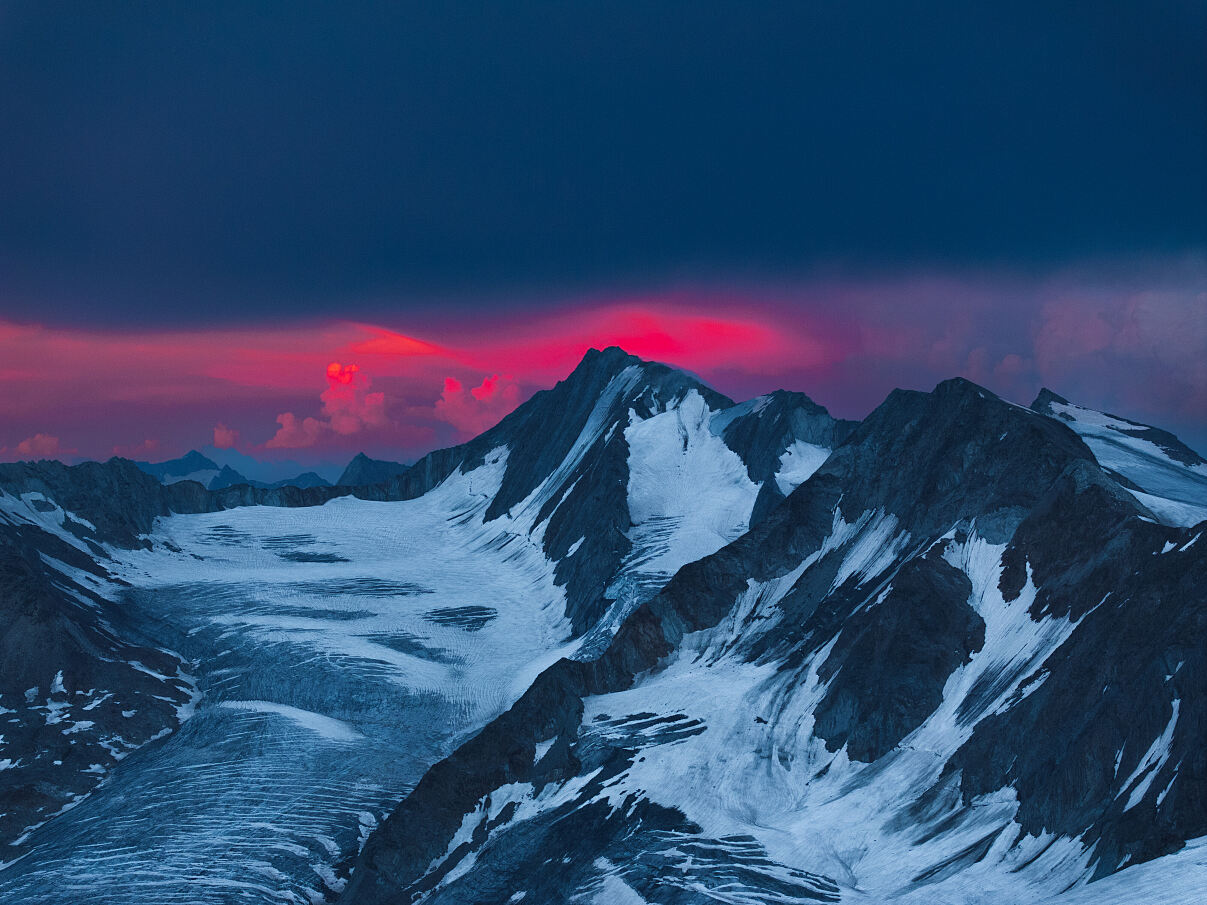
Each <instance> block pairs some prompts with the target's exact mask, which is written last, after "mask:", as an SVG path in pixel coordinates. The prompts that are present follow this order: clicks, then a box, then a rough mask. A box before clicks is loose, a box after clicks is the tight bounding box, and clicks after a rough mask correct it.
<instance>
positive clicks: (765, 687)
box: [0, 348, 1207, 905]
mask: <svg viewBox="0 0 1207 905" xmlns="http://www.w3.org/2000/svg"><path fill="white" fill-rule="evenodd" d="M1104 422H1110V423H1109V424H1107V423H1104ZM1104 431H1107V432H1111V431H1113V432H1114V434H1118V435H1119V436H1115V435H1114V434H1111V433H1107V434H1102V432H1104ZM1096 432H1097V433H1096ZM1100 434H1102V435H1101V436H1100ZM1098 444H1106V446H1105V447H1103V448H1101V449H1100V448H1099V445H1098ZM1137 444H1149V446H1151V447H1152V449H1150V448H1149V446H1143V445H1137ZM1175 444H1177V441H1176V438H1173V437H1172V436H1171V435H1167V434H1164V433H1162V432H1156V431H1155V429H1151V428H1147V427H1146V426H1144V425H1137V424H1134V423H1132V422H1126V421H1125V420H1124V419H1118V418H1114V416H1105V415H1100V414H1098V413H1094V412H1090V411H1089V410H1086V409H1080V408H1077V407H1075V406H1072V405H1071V404H1069V403H1067V402H1064V401H1063V400H1059V399H1058V397H1055V396H1054V395H1053V394H1041V396H1040V399H1039V400H1037V401H1036V404H1035V406H1034V410H1029V409H1026V408H1022V407H1020V406H1015V405H1012V404H1010V403H1007V402H1004V401H1003V400H1000V399H998V398H997V397H995V396H993V395H992V394H991V393H989V392H988V391H986V390H983V389H981V388H979V387H976V386H975V385H973V384H970V383H968V382H967V381H962V380H954V381H948V382H945V383H943V384H941V385H940V386H939V387H937V388H936V389H935V391H934V392H932V393H916V392H904V391H897V392H894V393H893V394H892V395H890V397H889V398H888V399H887V400H886V401H885V402H884V403H883V404H882V405H881V406H880V408H878V409H877V410H876V411H875V412H874V413H872V415H870V416H869V417H868V418H867V419H866V420H865V421H864V422H862V423H859V424H856V423H852V422H843V421H838V420H836V419H833V418H831V417H830V416H829V414H828V413H827V412H826V410H825V409H823V408H821V407H820V406H818V405H816V404H815V403H813V402H812V401H811V400H809V399H808V397H806V396H804V395H803V394H799V393H788V392H776V393H772V394H769V395H767V396H763V397H759V398H757V399H752V400H748V401H746V402H743V403H739V404H735V403H734V402H733V401H732V400H730V399H728V398H726V397H724V396H722V395H721V394H719V393H717V392H715V391H714V390H712V389H711V388H709V387H707V386H706V385H704V384H702V383H701V382H700V381H698V380H697V379H695V378H693V377H691V376H690V375H687V374H684V373H682V372H679V371H676V370H674V369H672V368H669V367H666V366H664V365H659V364H655V363H651V362H645V361H642V360H640V359H637V358H634V357H633V356H629V355H627V354H625V353H624V352H623V351H621V350H619V349H614V348H613V349H606V350H603V351H596V350H592V351H591V352H590V353H588V354H587V356H586V357H585V358H584V359H583V361H582V363H581V364H580V365H579V366H578V367H577V368H576V369H575V370H574V372H573V373H572V374H570V375H569V376H568V377H567V378H566V380H564V381H562V382H561V383H559V384H558V385H557V386H555V387H554V388H552V389H550V390H548V391H546V392H542V393H538V394H536V395H535V396H534V397H532V399H530V400H529V401H528V402H526V403H524V404H523V405H522V406H520V407H519V408H518V409H516V410H515V411H514V412H513V413H512V414H511V415H509V416H507V417H506V418H504V419H503V420H502V421H501V422H500V423H499V424H498V425H497V426H495V427H494V428H492V429H490V430H488V431H487V432H485V433H484V434H482V435H481V436H479V437H477V438H475V439H474V440H472V441H470V442H468V443H466V444H463V445H461V446H457V447H452V448H449V449H444V450H438V451H436V452H433V453H431V454H429V455H427V456H425V457H424V458H423V459H421V460H420V461H419V462H417V463H415V464H414V465H413V466H411V467H410V468H408V469H405V470H404V471H402V472H391V473H389V474H388V475H385V476H384V477H382V476H381V474H380V473H378V472H374V473H373V474H369V473H368V472H365V474H366V476H367V477H368V478H379V479H378V480H364V481H362V480H357V481H354V482H352V484H353V486H339V487H324V486H316V487H298V486H286V487H276V488H269V487H254V486H250V485H248V484H239V485H236V486H231V487H225V488H222V489H216V490H208V489H206V488H205V487H202V486H201V485H200V484H198V483H194V482H192V481H176V482H171V483H163V482H162V481H161V480H160V479H159V477H158V476H156V477H152V476H150V475H148V474H146V473H144V472H143V471H140V470H139V468H138V467H136V466H135V465H134V464H133V463H130V462H126V461H124V460H117V459H115V460H111V461H110V462H108V463H105V464H97V463H86V464H85V465H81V466H76V467H73V468H69V467H67V466H63V465H60V464H58V463H53V462H40V463H19V464H16V465H8V466H0V494H2V495H0V541H3V542H4V545H5V546H4V547H3V549H4V550H5V551H9V552H6V553H5V554H4V555H5V557H6V558H5V560H4V563H5V565H3V567H2V568H3V570H4V571H3V572H2V573H0V582H2V583H3V587H0V603H3V605H4V606H5V608H6V612H9V613H14V614H16V613H34V614H35V615H34V616H32V617H28V618H26V617H22V618H23V619H24V621H20V620H18V621H16V622H13V625H15V626H20V628H19V630H18V629H14V630H10V631H9V633H8V634H6V635H5V636H4V637H3V643H4V645H5V647H4V650H5V652H6V656H5V658H4V659H3V660H0V693H2V694H3V695H4V696H3V697H0V706H3V707H5V708H8V709H11V710H12V711H13V712H12V713H4V714H2V715H0V720H8V724H7V728H4V727H5V726H6V724H5V723H3V722H0V734H3V736H4V739H3V741H0V745H3V747H2V748H0V764H8V765H9V766H8V768H7V769H5V768H0V811H3V812H4V813H5V814H6V817H5V818H4V819H3V820H0V833H3V834H4V835H2V836H0V850H4V851H7V852H8V856H7V857H5V856H0V864H3V866H0V900H3V901H20V902H27V903H42V905H58V903H62V902H66V901H82V900H85V899H86V900H88V901H89V902H97V903H113V905H116V903H123V905H148V903H152V905H168V903H210V902H282V901H283V902H297V903H306V902H321V901H332V900H334V899H335V898H338V899H339V901H341V902H352V903H354V905H359V903H384V902H399V901H424V902H433V903H435V902H449V903H453V902H456V903H463V902H474V903H478V902H482V903H493V902H498V903H516V902H533V903H540V905H545V903H563V902H601V903H627V902H648V903H676V905H678V903H689V902H691V903H695V902H699V903H704V902H715V901H726V902H733V903H752V905H753V903H767V902H785V901H852V902H859V901H867V902H882V901H886V900H889V899H891V898H897V897H900V898H902V899H904V900H905V901H923V902H927V903H930V902H952V903H957V902H958V903H964V902H993V903H1014V902H1017V903H1023V902H1027V903H1030V902H1033V901H1038V900H1040V899H1043V898H1045V897H1048V896H1056V897H1057V898H1055V899H1054V900H1053V901H1055V902H1060V901H1062V900H1067V901H1070V902H1072V901H1078V902H1080V901H1089V900H1090V899H1087V898H1086V897H1085V896H1086V895H1089V894H1090V893H1091V891H1093V890H1102V891H1104V893H1105V892H1106V891H1107V890H1111V893H1110V894H1111V895H1112V896H1117V897H1119V898H1118V899H1117V900H1119V901H1126V900H1127V897H1128V896H1132V897H1135V896H1137V895H1141V894H1143V895H1144V896H1146V901H1160V900H1159V899H1151V898H1149V896H1150V895H1151V893H1152V890H1153V888H1154V882H1155V881H1154V877H1158V876H1168V877H1171V878H1177V882H1178V884H1179V886H1178V889H1180V890H1182V892H1183V893H1185V892H1186V891H1187V890H1189V891H1190V894H1191V895H1192V896H1193V895H1194V894H1195V892H1196V890H1198V889H1207V867H1205V866H1204V863H1203V858H1202V855H1201V852H1202V847H1201V846H1199V845H1197V844H1191V845H1189V846H1188V847H1187V848H1185V849H1182V848H1181V847H1182V844H1183V843H1185V842H1188V841H1191V842H1192V841H1193V840H1195V839H1196V838H1197V837H1202V836H1207V810H1205V808H1207V805H1205V804H1204V802H1205V801H1207V795H1204V794H1203V793H1204V789H1207V755H1205V754H1204V751H1207V747H1205V746H1204V745H1203V741H1204V738H1205V733H1204V727H1205V725H1207V721H1205V719H1204V714H1203V713H1202V712H1201V711H1202V703H1201V699H1203V694H1202V692H1203V687H1202V686H1203V683H1204V681H1205V680H1207V662H1205V661H1204V655H1203V653H1202V651H1203V650H1207V646H1205V645H1204V642H1205V641H1207V638H1204V633H1205V631H1207V629H1205V628H1204V626H1205V625H1207V619H1205V618H1204V617H1205V614H1204V607H1205V606H1207V595H1205V594H1204V592H1203V590H1202V589H1203V588H1204V587H1205V586H1207V583H1205V582H1204V578H1207V574H1205V572H1207V568H1205V562H1204V559H1203V556H1204V552H1203V551H1204V550H1205V549H1207V547H1204V546H1203V542H1202V541H1200V540H1199V534H1200V532H1201V531H1203V530H1205V529H1207V524H1198V525H1197V526H1195V525H1192V524H1189V523H1190V522H1191V521H1193V518H1192V516H1193V513H1194V512H1195V509H1194V507H1196V506H1202V507H1204V508H1207V493H1203V492H1201V491H1200V490H1199V489H1198V488H1199V487H1200V485H1199V484H1198V483H1196V482H1197V480H1198V476H1199V472H1198V471H1197V470H1196V469H1197V468H1198V466H1199V465H1200V464H1201V463H1200V462H1197V461H1187V454H1189V456H1193V455H1194V454H1193V453H1191V452H1190V451H1189V450H1186V451H1185V453H1180V452H1178V446H1176V445H1175ZM1107 447H1109V450H1107ZM1153 449H1157V450H1159V451H1160V455H1158V454H1157V453H1154V452H1153ZM1182 449H1185V448H1184V447H1183V448H1182ZM1104 450H1106V451H1104ZM1108 452H1109V455H1108ZM1112 456H1113V458H1112ZM1129 457H1130V458H1129ZM1136 457H1140V458H1138V459H1137V458H1136ZM1161 457H1165V458H1161ZM367 461H369V462H372V460H367ZM1154 462H1155V463H1156V464H1154ZM353 464H355V460H354V463H353ZM373 464H378V463H373ZM386 464H389V463H386ZM350 467H351V466H350ZM1177 469H1181V472H1179V471H1178V470H1177ZM1167 472H1168V474H1167ZM1182 472H1185V474H1182ZM1154 475H1158V476H1160V479H1157V478H1154ZM1187 475H1189V477H1187ZM341 483H343V482H341ZM55 645H57V646H55ZM39 646H41V647H44V648H45V649H46V650H48V651H53V653H54V655H53V656H50V655H49V654H48V655H47V656H45V657H43V656H30V655H28V654H26V655H24V656H23V657H22V656H19V655H17V654H15V653H14V654H13V655H11V656H9V655H8V652H9V651H10V650H11V651H29V650H37V649H40V647H39ZM26 683H29V684H26ZM33 685H36V686H37V689H35V693H34V694H33V696H32V697H28V696H27V695H26V691H27V690H28V689H30V688H31V686H33ZM10 689H11V691H10ZM106 695H108V696H109V697H106ZM10 696H11V698H10ZM18 697H19V698H20V700H21V701H23V702H24V703H22V704H20V705H17V700H18ZM27 697H28V700H26V698H27ZM10 700H11V702H10ZM152 701H154V702H156V703H154V704H152V703H151V702H152ZM89 708H91V709H89ZM115 708H116V709H115ZM77 711H79V712H77ZM128 711H135V714H132V715H131V716H129V717H127V716H125V714H126V712H128ZM115 714H116V716H115ZM186 717H187V719H185V718H186ZM127 724H129V725H128V726H127ZM64 729H67V730H69V731H68V732H64ZM123 732H124V734H123ZM115 737H120V738H121V739H122V740H123V741H122V743H121V744H120V745H118V743H117V742H115V741H114V738H115ZM148 742H149V743H148ZM98 746H99V747H100V748H106V746H109V747H113V749H114V751H113V752H111V754H112V756H111V757H109V758H108V759H104V758H100V757H99V756H98V757H97V758H95V759H94V756H93V753H94V749H96V748H97V747H98ZM135 748H137V749H138V750H137V751H135ZM44 752H46V753H44ZM119 754H120V755H123V756H122V757H121V758H120V763H118V760H119V757H118V755H119ZM126 754H129V756H128V757H126V756H124V755H126ZM85 761H88V763H87V764H85V763H84V762H85ZM94 764H95V766H94ZM30 789H36V790H39V794H45V795H46V797H45V799H44V800H43V799H38V798H36V797H34V796H32V793H30V792H29V790H30ZM63 804H71V805H72V807H71V808H70V809H69V810H67V811H65V812H64V813H61V814H59V815H57V816H53V819H51V817H52V815H54V814H55V811H57V810H58V809H60V808H61V807H62V805H63ZM1136 864H1139V865H1140V867H1139V868H1132V867H1131V865H1136ZM1163 864H1168V865H1170V866H1169V867H1168V869H1165V868H1162V867H1160V866H1161V865H1163ZM1129 876H1131V877H1135V878H1136V880H1135V882H1131V881H1129V880H1128V877H1129ZM1090 879H1097V882H1095V883H1094V884H1092V885H1090V886H1089V887H1084V890H1083V884H1084V883H1086V882H1087V881H1088V880H1090ZM1068 887H1072V889H1071V891H1070V892H1068V893H1067V894H1066V893H1065V890H1066V888H1068ZM1070 897H1071V898H1070ZM1190 900H1192V899H1188V900H1187V901H1190ZM1107 901H1111V899H1108V900H1107ZM1168 901H1176V900H1175V899H1173V898H1170V899H1168Z"/></svg>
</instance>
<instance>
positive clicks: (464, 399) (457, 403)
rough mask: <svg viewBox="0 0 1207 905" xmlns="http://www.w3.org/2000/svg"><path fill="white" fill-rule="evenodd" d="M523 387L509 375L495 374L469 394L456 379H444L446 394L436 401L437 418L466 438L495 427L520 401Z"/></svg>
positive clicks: (471, 389) (485, 379)
mask: <svg viewBox="0 0 1207 905" xmlns="http://www.w3.org/2000/svg"><path fill="white" fill-rule="evenodd" d="M521 398H522V397H521V390H520V385H519V384H518V383H516V382H515V380H514V378H512V376H511V375H510V374H507V375H499V374H492V375H491V376H489V377H486V378H484V379H483V380H482V383H481V384H479V385H478V386H476V387H472V388H470V390H469V391H468V392H466V391H465V388H464V387H463V386H462V384H461V381H459V380H457V379H456V378H454V377H446V378H445V379H444V392H442V393H441V394H440V398H439V399H438V400H436V406H435V413H436V417H437V418H438V419H439V420H441V421H444V422H446V423H448V424H451V425H452V426H453V427H455V428H456V429H457V431H458V432H459V433H460V434H461V435H462V436H463V437H465V438H469V437H474V436H477V435H478V434H480V433H482V431H484V430H486V429H487V428H491V427H494V426H495V425H496V424H498V423H499V421H500V420H501V419H502V418H503V417H504V416H505V415H507V414H508V413H510V412H511V411H512V410H513V409H514V408H515V407H516V406H517V405H519V404H520V401H521Z"/></svg>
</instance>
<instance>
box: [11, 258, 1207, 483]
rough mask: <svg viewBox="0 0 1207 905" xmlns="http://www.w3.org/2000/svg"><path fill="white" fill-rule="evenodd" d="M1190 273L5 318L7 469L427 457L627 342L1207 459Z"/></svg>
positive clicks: (866, 397)
mask: <svg viewBox="0 0 1207 905" xmlns="http://www.w3.org/2000/svg"><path fill="white" fill-rule="evenodd" d="M1185 272H1186V273H1188V274H1189V276H1186V277H1178V280H1173V279H1172V278H1171V279H1165V278H1164V277H1163V276H1162V274H1161V273H1160V272H1157V273H1156V276H1152V277H1150V276H1145V275H1143V274H1142V275H1140V276H1138V277H1136V281H1135V283H1134V284H1128V285H1122V284H1119V283H1107V284H1103V283H1094V282H1092V281H1089V280H1087V279H1083V278H1082V277H1081V276H1080V275H1078V274H1071V275H1065V276H1064V277H1062V278H1060V279H1057V278H1056V277H1053V278H1052V279H1050V280H1048V281H1033V282H1031V283H1023V282H1021V281H1015V282H1009V281H1006V282H999V283H994V282H991V281H984V280H983V281H980V282H975V281H968V280H963V279H957V278H942V279H940V278H916V279H910V280H904V279H902V280H897V281H895V282H885V283H876V282H860V283H855V282H848V283H833V284H825V283H812V284H801V285H797V286H788V287H783V286H777V287H770V286H763V287H754V288H749V289H746V290H736V289H733V290H718V289H716V288H711V289H706V290H694V291H675V292H666V293H661V294H657V295H648V296H628V297H620V298H617V297H613V298H610V299H606V300H601V299H594V300H592V299H579V300H574V301H572V302H568V303H567V304H566V305H563V306H562V307H561V308H558V309H556V310H550V309H548V308H537V309H528V310H527V311H525V310H524V308H523V306H518V307H517V306H516V305H499V306H495V307H485V306H483V307H479V308H478V309H476V310H475V311H474V313H473V314H472V316H454V315H450V314H448V313H446V312H443V311H441V310H440V309H436V308H433V309H431V310H430V311H428V312H427V313H426V314H423V315H419V314H417V315H415V319H414V322H413V323H411V324H410V325H409V326H408V327H407V328H406V329H391V327H390V326H388V325H368V324H362V323H355V322H348V321H341V322H334V323H328V324H323V325H298V324H286V325H283V326H280V327H276V328H272V329H268V328H260V327H249V328H242V329H223V330H212V329H206V330H193V331H185V330H174V331H167V332H154V331H145V330H144V331H128V332H118V331H85V330H57V329H49V328H44V327H39V326H35V325H19V324H11V323H3V322H0V388H2V389H3V392H0V426H2V431H3V433H0V455H3V456H5V457H8V458H29V457H31V456H39V455H40V456H54V455H58V456H63V455H69V454H70V450H66V449H64V447H63V445H62V444H61V443H59V442H58V441H57V440H56V439H55V438H56V437H70V438H71V442H72V443H73V444H75V445H78V446H79V447H80V451H81V453H82V454H83V455H85V456H92V457H98V458H104V457H107V456H108V455H109V454H111V453H112V452H113V451H115V450H119V451H121V452H122V453H124V454H128V455H133V456H137V457H138V458H156V457H163V458H167V457H170V456H173V455H179V454H181V453H183V452H184V451H186V450H187V449H189V448H190V447H193V446H201V445H204V444H206V443H209V442H212V443H213V445H214V446H216V447H218V448H220V449H230V448H235V447H238V448H239V449H241V450H242V451H244V452H251V453H253V454H256V455H265V456H267V457H274V456H278V452H277V451H282V450H290V449H294V450H296V449H307V450H310V453H309V455H310V456H311V457H312V458H313V459H315V460H317V457H319V456H325V457H326V460H337V459H343V458H345V457H346V456H347V455H348V454H349V453H351V452H353V451H356V450H358V449H366V450H371V451H372V452H373V453H375V454H376V455H379V456H382V457H391V456H393V457H395V458H398V459H403V458H413V457H415V456H417V455H419V454H422V453H423V452H425V451H427V450H428V449H431V448H433V447H436V446H441V445H446V444H450V443H454V442H459V441H461V440H464V439H466V438H467V437H470V436H473V435H475V434H477V433H479V432H481V431H482V430H484V429H486V428H489V427H490V426H492V425H493V424H495V423H496V422H497V421H498V420H499V419H500V418H502V417H503V416H505V415H506V414H507V413H508V412H510V411H511V410H513V409H514V408H515V407H516V406H517V405H518V404H519V403H520V402H522V401H523V400H524V399H525V398H527V396H528V395H530V394H531V393H532V392H534V391H536V390H538V389H541V388H544V387H548V386H550V385H552V384H553V383H554V382H555V381H557V380H560V379H562V378H563V377H565V376H566V374H567V373H569V371H570V370H571V369H572V368H573V367H574V366H575V365H576V364H577V363H578V361H579V360H580V359H581V357H582V355H583V354H584V353H585V352H586V350H587V349H589V348H591V347H596V348H602V347H605V346H609V345H618V346H621V347H622V348H624V349H625V350H626V351H628V352H631V353H633V354H635V355H639V356H641V357H642V358H647V359H653V360H657V361H663V362H665V363H667V364H670V365H673V366H677V367H681V368H684V369H686V370H688V371H691V372H694V373H695V374H697V375H699V376H700V377H702V378H703V379H705V380H707V381H709V382H710V383H712V384H713V385H714V386H716V387H717V389H719V390H721V391H722V392H725V393H727V394H728V395H730V396H733V397H735V398H746V397H748V396H751V395H755V394H757V393H761V392H767V391H769V390H772V389H775V388H778V387H784V388H788V389H800V390H804V391H805V392H807V393H809V394H810V395H811V396H813V397H814V398H816V399H817V400H818V401H819V402H822V403H823V404H826V405H828V406H830V408H831V410H832V411H834V412H835V414H838V415H841V416H844V417H862V416H863V415H864V414H866V413H867V411H869V410H870V409H871V408H872V407H873V406H874V405H876V404H877V403H878V402H879V401H880V400H881V399H883V398H884V396H885V394H886V393H887V392H888V391H889V390H890V389H891V388H893V387H894V386H906V387H914V388H923V389H928V388H929V387H931V386H933V385H934V384H935V383H937V382H938V381H939V380H941V379H943V378H945V377H950V376H952V375H955V374H961V375H964V376H967V377H970V378H972V379H974V380H977V381H978V382H980V383H983V384H985V385H987V386H988V387H989V388H990V389H993V390H996V391H998V392H1000V393H1003V394H1004V395H1006V396H1007V397H1008V398H1011V399H1014V400H1016V401H1022V402H1026V401H1028V399H1029V396H1030V395H1031V394H1033V393H1034V392H1035V391H1036V390H1037V389H1038V387H1039V385H1040V384H1042V383H1047V384H1049V385H1051V386H1052V387H1053V388H1054V389H1056V390H1057V391H1059V392H1063V393H1065V394H1066V395H1069V396H1070V397H1074V398H1077V399H1078V400H1079V401H1081V402H1084V403H1085V404H1087V405H1092V406H1095V407H1099V408H1106V409H1110V410H1116V411H1119V412H1120V413H1121V414H1125V415H1126V414H1132V415H1133V416H1135V417H1139V418H1141V419H1145V418H1147V419H1148V420H1151V421H1153V422H1154V423H1157V424H1163V425H1167V426H1169V427H1170V428H1172V429H1174V430H1181V431H1183V432H1187V439H1188V441H1190V442H1191V444H1192V445H1194V443H1195V442H1196V440H1198V439H1199V438H1201V437H1207V424H1204V422H1203V416H1202V412H1203V411H1205V410H1207V402H1205V400H1207V365H1205V364H1204V357H1203V356H1202V354H1201V352H1202V349H1203V348H1204V346H1205V345H1207V335H1205V334H1204V330H1205V329H1207V326H1205V324H1207V321H1204V319H1203V318H1202V316H1201V312H1202V310H1203V306H1204V304H1207V297H1205V296H1204V295H1203V288H1202V287H1203V286H1204V285H1207V270H1204V269H1203V268H1202V267H1199V269H1197V270H1196V269H1195V268H1194V267H1189V268H1188V269H1187V270H1186V271H1185ZM1162 280H1164V282H1162ZM1179 281H1180V282H1179ZM416 334H421V335H422V336H423V338H422V339H420V338H418V336H417V335H416ZM370 375H372V376H371V377H370ZM201 425H206V427H200V426H201ZM209 425H216V426H215V427H213V428H212V433H211V429H210V428H209V427H208V426H209ZM1196 431H1197V432H1198V433H1197V434H1196ZM143 437H148V440H147V441H146V443H144V444H141V445H139V446H133V447H132V446H130V445H128V444H130V443H131V442H132V439H131V438H143ZM1199 442H1201V441H1199ZM279 455H280V456H282V457H284V453H280V454H279Z"/></svg>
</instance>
